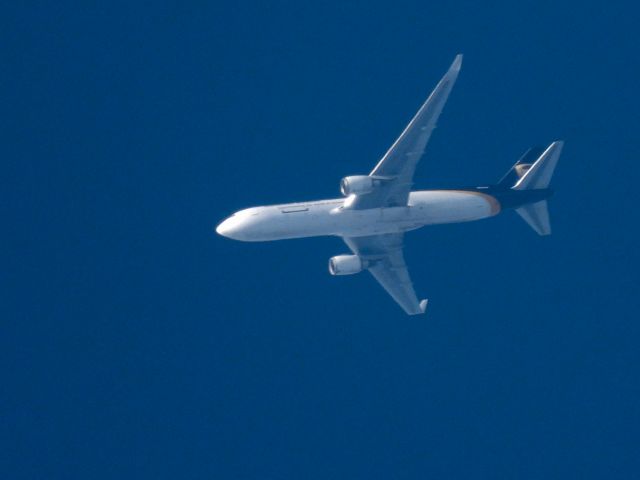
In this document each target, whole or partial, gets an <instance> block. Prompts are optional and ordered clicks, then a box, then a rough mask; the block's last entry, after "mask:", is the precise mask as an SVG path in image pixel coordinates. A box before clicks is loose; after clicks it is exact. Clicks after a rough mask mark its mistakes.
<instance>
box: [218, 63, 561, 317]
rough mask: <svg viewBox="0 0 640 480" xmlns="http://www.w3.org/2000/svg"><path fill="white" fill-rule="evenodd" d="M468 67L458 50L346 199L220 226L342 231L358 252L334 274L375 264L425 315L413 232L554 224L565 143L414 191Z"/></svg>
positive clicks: (255, 214) (378, 275)
mask: <svg viewBox="0 0 640 480" xmlns="http://www.w3.org/2000/svg"><path fill="white" fill-rule="evenodd" d="M461 66H462V55H457V56H456V57H455V60H454V61H453V63H452V64H451V66H450V67H449V70H448V71H447V73H446V74H445V75H444V77H442V79H441V80H440V82H439V83H438V84H437V86H436V87H435V89H434V90H433V92H432V93H431V95H429V98H427V100H426V102H425V103H424V104H423V105H422V107H421V108H420V109H419V110H418V112H417V113H416V114H415V116H414V117H413V119H412V120H411V122H409V124H408V125H407V127H406V128H405V129H404V131H403V132H402V134H401V135H400V137H398V139H397V140H396V141H395V142H394V143H393V145H392V146H391V148H389V150H388V151H387V152H386V153H385V155H384V156H383V157H382V159H381V160H380V161H379V162H378V164H377V165H376V166H375V168H374V169H373V170H372V171H371V173H370V174H369V175H353V176H348V177H344V178H343V179H342V181H341V182H340V191H341V193H342V195H343V196H344V198H337V199H329V200H317V201H311V202H301V203H288V204H283V205H271V206H263V207H253V208H248V209H245V210H240V211H239V212H236V213H234V214H233V215H232V216H231V217H229V218H227V219H225V220H224V221H223V222H222V223H220V224H219V225H218V226H217V228H216V232H217V233H218V234H220V235H222V236H225V237H228V238H231V239H235V240H242V241H270V240H282V239H289V238H304V237H314V236H339V237H342V239H343V240H344V242H345V243H346V244H347V246H348V247H349V249H350V250H351V253H350V254H344V255H337V256H335V257H332V258H331V259H330V260H329V272H330V273H331V275H351V274H355V273H359V272H361V271H363V270H368V271H369V272H371V274H372V275H373V276H374V277H375V279H376V280H377V281H378V282H379V283H380V284H381V285H382V287H383V288H384V289H385V290H386V291H387V292H388V293H389V294H390V295H391V297H393V299H394V300H395V301H396V302H397V303H398V304H399V305H400V307H402V309H403V310H404V311H405V312H406V313H407V314H408V315H416V314H421V313H424V312H425V310H426V307H427V300H426V299H424V300H418V297H417V296H416V293H415V291H414V288H413V284H412V283H411V278H410V277H409V273H408V270H407V266H406V264H405V261H404V256H403V250H402V247H403V238H404V234H405V232H408V231H410V230H415V229H418V228H421V227H423V226H425V225H435V224H444V223H457V222H469V221H473V220H480V219H483V218H488V217H492V216H494V215H497V214H498V213H500V212H501V211H503V210H506V209H515V211H516V213H518V214H519V215H520V217H522V219H523V220H524V221H525V222H526V223H527V224H529V226H530V227H531V228H532V229H533V230H534V231H535V232H536V233H538V234H539V235H549V234H550V233H551V226H550V222H549V213H548V209H547V199H548V198H549V197H550V196H551V195H552V194H553V191H552V189H551V188H549V183H550V181H551V176H552V175H553V171H554V169H555V167H556V164H557V163H558V159H559V157H560V153H561V151H562V147H563V142H562V141H555V142H553V143H551V144H550V145H549V146H548V147H547V148H544V149H542V148H540V147H534V148H530V149H529V150H527V152H526V153H525V154H524V155H522V157H520V159H519V160H518V161H517V162H516V163H515V164H514V165H513V166H512V167H511V169H510V170H509V171H508V172H507V173H506V175H504V177H502V179H501V180H500V181H499V182H498V183H496V184H494V185H488V186H480V187H474V188H455V189H448V190H420V191H412V190H411V187H412V186H413V175H414V171H415V169H416V165H417V164H418V161H419V160H420V158H421V157H422V156H423V154H424V150H425V147H426V145H427V142H428V140H429V137H430V136H431V132H432V131H433V129H434V128H435V127H436V122H437V120H438V117H439V116H440V113H441V112H442V109H443V107H444V104H445V102H446V100H447V98H448V96H449V93H450V92H451V89H452V88H453V85H454V83H455V81H456V79H457V77H458V73H459V72H460V67H461Z"/></svg>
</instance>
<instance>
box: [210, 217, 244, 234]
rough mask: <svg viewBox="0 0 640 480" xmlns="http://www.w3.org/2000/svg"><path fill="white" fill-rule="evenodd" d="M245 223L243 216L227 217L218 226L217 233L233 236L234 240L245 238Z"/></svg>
mask: <svg viewBox="0 0 640 480" xmlns="http://www.w3.org/2000/svg"><path fill="white" fill-rule="evenodd" d="M244 230H245V223H244V221H243V219H242V218H239V217H238V216H233V217H229V218H227V219H226V220H225V221H223V222H222V223H221V224H220V225H218V226H217V227H216V233H217V234H218V235H222V236H223V237H227V238H231V239H233V240H244V237H245V231H244Z"/></svg>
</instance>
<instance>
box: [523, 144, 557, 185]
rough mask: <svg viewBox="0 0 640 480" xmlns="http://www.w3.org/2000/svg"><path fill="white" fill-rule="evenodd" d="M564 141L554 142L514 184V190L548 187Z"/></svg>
mask: <svg viewBox="0 0 640 480" xmlns="http://www.w3.org/2000/svg"><path fill="white" fill-rule="evenodd" d="M563 145H564V142H560V141H558V142H553V143H552V144H551V145H549V147H547V149H546V150H545V151H544V152H543V153H542V155H540V157H539V158H538V159H537V160H536V161H535V162H534V163H533V165H531V167H529V168H528V169H527V171H526V173H524V174H523V175H522V177H521V178H520V179H519V180H518V182H517V183H516V184H515V185H514V186H513V189H514V190H533V189H538V188H547V187H548V186H549V182H551V177H552V175H553V171H554V170H555V169H556V165H557V164H558V159H559V158H560V153H562V147H563Z"/></svg>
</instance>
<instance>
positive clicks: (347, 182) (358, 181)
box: [340, 175, 376, 197]
mask: <svg viewBox="0 0 640 480" xmlns="http://www.w3.org/2000/svg"><path fill="white" fill-rule="evenodd" d="M375 182H376V180H375V179H374V178H372V177H369V176H367V175H353V176H351V177H344V178H343V179H342V180H341V181H340V191H341V192H342V194H343V195H344V196H345V197H348V196H349V195H353V194H355V195H362V194H363V193H369V192H371V191H372V190H373V187H374V186H375V184H376V183H375Z"/></svg>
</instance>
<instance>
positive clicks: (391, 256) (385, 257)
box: [344, 55, 462, 315]
mask: <svg viewBox="0 0 640 480" xmlns="http://www.w3.org/2000/svg"><path fill="white" fill-rule="evenodd" d="M461 65H462V55H458V56H456V58H455V60H454V61H453V63H452V64H451V67H449V70H448V71H447V73H446V74H445V75H444V77H442V79H441V80H440V82H439V83H438V85H437V86H436V88H435V89H434V90H433V92H432V93H431V95H429V98H428V99H427V101H426V102H425V103H424V105H422V107H420V110H418V113H416V115H415V116H414V117H413V119H412V120H411V122H409V125H407V127H406V128H405V129H404V131H403V132H402V134H401V135H400V137H398V139H397V140H396V141H395V142H394V143H393V145H392V146H391V148H390V149H389V150H388V151H387V153H386V154H385V155H384V156H383V157H382V159H381V160H380V162H378V164H377V165H376V167H375V168H374V169H373V171H372V172H371V173H370V176H375V177H376V178H378V179H381V182H380V183H379V184H378V186H377V187H376V188H375V189H374V190H373V191H372V192H370V193H367V194H364V195H358V196H356V197H354V198H352V199H350V200H349V202H348V204H345V206H344V208H351V209H367V208H385V207H395V206H405V205H407V202H408V199H409V193H410V192H411V187H412V185H413V174H414V172H415V169H416V165H417V164H418V161H419V160H420V158H422V155H423V154H424V150H425V148H426V146H427V142H428V141H429V138H430V137H431V133H432V132H433V129H434V128H435V127H436V123H437V121H438V117H439V116H440V113H441V112H442V109H443V107H444V104H445V102H446V101H447V98H448V97H449V93H450V92H451V89H452V88H453V84H454V83H455V81H456V79H457V78H458V73H459V72H460V67H461ZM403 236H404V234H403V233H394V234H385V235H373V236H368V237H350V238H349V237H344V241H345V242H346V244H347V245H348V246H349V248H350V249H351V250H352V251H353V253H354V254H356V255H359V256H360V257H361V258H362V259H364V260H367V261H369V263H370V265H371V266H370V267H369V268H368V270H369V271H370V272H371V274H372V275H373V276H374V278H375V279H376V280H377V281H378V282H379V283H380V284H381V285H382V287H383V288H384V289H385V290H386V291H387V292H388V293H389V295H391V296H392V297H393V299H394V300H395V301H396V302H398V304H399V305H400V306H401V307H402V308H403V310H404V311H405V312H406V313H408V314H409V315H416V314H420V313H424V311H425V309H426V307H427V301H426V300H422V301H419V300H418V297H417V296H416V293H415V290H414V288H413V284H412V283H411V278H410V277H409V272H408V270H407V265H406V264H405V261H404V256H403V254H402V245H403Z"/></svg>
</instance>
